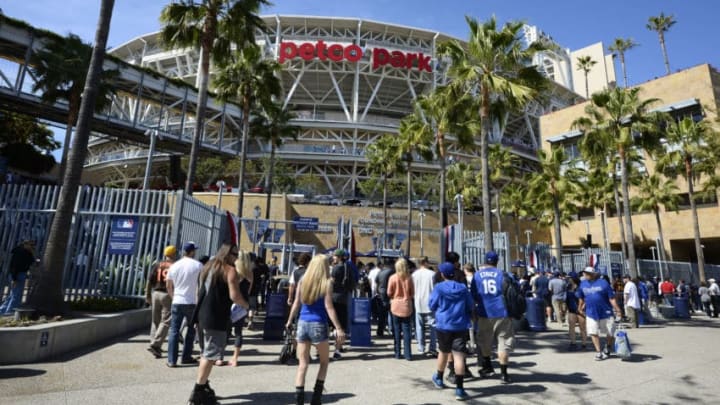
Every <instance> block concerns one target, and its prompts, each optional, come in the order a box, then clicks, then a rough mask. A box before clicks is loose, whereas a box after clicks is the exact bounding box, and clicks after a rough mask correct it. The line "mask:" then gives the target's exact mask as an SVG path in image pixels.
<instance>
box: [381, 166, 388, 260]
mask: <svg viewBox="0 0 720 405" xmlns="http://www.w3.org/2000/svg"><path fill="white" fill-rule="evenodd" d="M387 219H388V209H387V173H383V240H382V247H383V249H387Z"/></svg>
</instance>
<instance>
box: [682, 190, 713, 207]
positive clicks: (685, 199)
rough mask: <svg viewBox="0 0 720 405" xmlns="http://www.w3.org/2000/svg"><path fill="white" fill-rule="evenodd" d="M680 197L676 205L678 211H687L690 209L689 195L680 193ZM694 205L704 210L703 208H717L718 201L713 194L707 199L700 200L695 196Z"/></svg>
mask: <svg viewBox="0 0 720 405" xmlns="http://www.w3.org/2000/svg"><path fill="white" fill-rule="evenodd" d="M678 196H680V202H679V203H678V209H680V210H689V209H690V195H689V194H688V193H681V194H678ZM695 203H696V206H697V207H698V208H705V207H717V206H718V200H717V195H716V194H713V195H712V196H710V198H709V199H704V200H701V199H699V198H698V197H697V195H695Z"/></svg>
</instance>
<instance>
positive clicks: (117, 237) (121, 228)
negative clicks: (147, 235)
mask: <svg viewBox="0 0 720 405" xmlns="http://www.w3.org/2000/svg"><path fill="white" fill-rule="evenodd" d="M139 225H140V221H139V220H138V217H135V216H131V217H116V218H113V220H112V223H111V225H110V238H109V240H108V253H109V254H111V255H132V254H134V253H135V241H136V240H137V231H138V226H139Z"/></svg>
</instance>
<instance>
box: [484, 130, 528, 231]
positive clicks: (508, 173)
mask: <svg viewBox="0 0 720 405" xmlns="http://www.w3.org/2000/svg"><path fill="white" fill-rule="evenodd" d="M488 159H489V160H490V161H491V162H492V170H491V171H490V187H492V189H493V192H494V194H495V216H496V218H497V222H498V232H502V229H501V222H500V219H501V214H502V212H501V210H500V195H501V194H502V192H503V189H504V188H505V186H507V185H508V184H509V183H510V181H512V179H513V178H514V177H515V173H516V171H517V165H518V162H519V160H520V158H519V157H518V156H517V155H515V154H514V153H512V150H511V149H510V148H508V147H506V146H503V145H501V144H499V143H496V144H493V145H490V147H489V148H488ZM490 211H491V212H492V210H490Z"/></svg>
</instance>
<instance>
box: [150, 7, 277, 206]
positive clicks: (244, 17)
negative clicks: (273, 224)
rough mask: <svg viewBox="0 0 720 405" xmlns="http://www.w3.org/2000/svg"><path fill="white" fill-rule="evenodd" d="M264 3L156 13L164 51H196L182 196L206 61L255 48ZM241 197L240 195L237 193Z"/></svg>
mask: <svg viewBox="0 0 720 405" xmlns="http://www.w3.org/2000/svg"><path fill="white" fill-rule="evenodd" d="M268 5H270V3H269V2H268V1H267V0H200V1H196V0H177V1H173V2H172V3H170V4H168V5H167V6H165V8H163V10H162V12H161V13H160V22H161V23H162V24H163V27H162V31H161V32H160V38H161V40H162V42H163V44H165V46H167V47H168V48H200V71H199V72H198V100H197V110H196V114H195V128H194V130H193V143H192V148H191V149H190V161H189V165H188V175H187V181H186V183H185V193H186V194H192V187H193V182H194V181H195V167H196V165H197V158H198V154H199V153H200V141H201V139H202V137H203V130H204V122H205V109H206V106H207V91H208V81H209V78H210V60H211V58H212V61H213V62H214V63H216V64H218V65H219V66H222V65H224V64H225V63H227V62H228V61H229V60H230V57H231V49H232V47H233V46H234V47H235V48H236V49H237V50H238V51H241V50H242V49H244V48H245V47H247V46H252V45H254V44H255V32H256V30H258V29H263V28H264V26H265V25H264V23H263V21H262V19H261V18H260V17H259V16H258V15H257V13H258V12H259V11H260V8H261V7H262V6H268ZM240 195H242V192H240Z"/></svg>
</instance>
